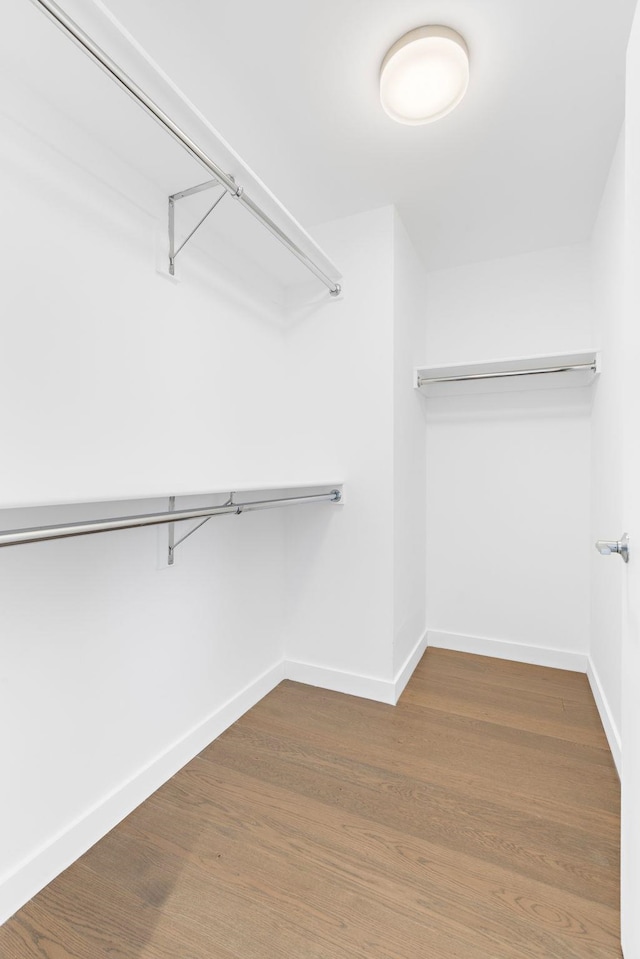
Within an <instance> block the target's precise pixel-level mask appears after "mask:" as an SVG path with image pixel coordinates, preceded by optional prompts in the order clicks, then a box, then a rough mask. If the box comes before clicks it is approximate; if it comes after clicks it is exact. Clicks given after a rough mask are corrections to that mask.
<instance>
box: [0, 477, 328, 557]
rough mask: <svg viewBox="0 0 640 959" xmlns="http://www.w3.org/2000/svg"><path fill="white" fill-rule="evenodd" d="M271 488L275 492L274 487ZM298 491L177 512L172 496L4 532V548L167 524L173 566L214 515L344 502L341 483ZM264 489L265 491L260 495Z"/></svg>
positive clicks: (236, 497)
mask: <svg viewBox="0 0 640 959" xmlns="http://www.w3.org/2000/svg"><path fill="white" fill-rule="evenodd" d="M266 489H268V488H266ZM271 489H272V492H273V488H271ZM280 489H281V492H282V491H284V489H286V487H281V488H280ZM293 489H294V488H293V487H289V493H291V492H292V490H293ZM295 489H296V495H286V496H282V495H280V496H274V495H268V496H266V497H264V496H260V498H259V499H254V498H249V497H248V496H247V493H248V489H247V488H244V489H243V490H242V491H240V490H238V488H235V489H231V490H230V491H229V492H228V494H227V495H226V496H225V500H224V502H223V503H216V504H201V505H198V506H190V507H188V508H186V509H176V497H175V496H169V497H167V506H168V509H167V508H166V506H165V508H164V509H161V510H159V511H156V512H153V513H136V514H127V515H124V516H101V517H100V518H99V519H95V518H93V517H92V518H91V519H81V520H77V519H76V520H74V521H73V522H68V521H67V522H63V523H60V522H58V523H53V524H47V525H42V524H38V525H36V526H26V527H24V526H23V527H20V528H18V529H0V547H5V546H19V545H24V544H27V543H41V542H45V541H47V540H52V539H67V538H69V537H74V536H88V535H92V534H96V533H108V532H115V531H118V530H129V529H137V528H138V527H140V526H160V525H167V526H168V528H169V537H168V543H167V548H168V565H169V566H173V563H174V558H175V550H176V548H177V547H178V546H179V545H180V544H181V543H183V542H184V541H185V540H186V539H188V538H189V537H190V536H191V535H192V534H193V533H195V532H196V530H198V529H200V527H201V526H204V524H205V523H207V522H208V521H209V520H210V519H211V518H212V517H214V516H221V515H225V514H227V515H228V514H234V515H236V516H240V515H241V514H242V513H251V512H254V511H256V510H265V509H279V508H282V507H285V506H303V505H311V504H313V503H324V502H330V503H340V502H342V501H343V494H342V489H341V484H335V485H331V486H329V488H325V489H321V488H320V487H319V486H316V484H313V486H312V487H308V486H307V487H296V488H295ZM264 490H265V488H263V490H261V491H260V492H263V491H264ZM103 505H104V504H103ZM188 520H195V521H196V525H195V526H193V527H192V528H191V529H189V530H188V531H187V532H186V533H184V534H183V535H181V536H180V537H179V538H176V532H175V526H176V524H177V523H180V524H181V523H184V522H185V521H188Z"/></svg>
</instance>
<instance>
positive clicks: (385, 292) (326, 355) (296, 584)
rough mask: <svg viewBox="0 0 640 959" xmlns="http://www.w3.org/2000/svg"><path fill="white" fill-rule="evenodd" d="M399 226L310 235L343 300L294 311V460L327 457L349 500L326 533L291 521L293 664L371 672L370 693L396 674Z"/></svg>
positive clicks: (341, 682)
mask: <svg viewBox="0 0 640 959" xmlns="http://www.w3.org/2000/svg"><path fill="white" fill-rule="evenodd" d="M393 224H394V213H393V209H392V208H391V207H386V208H383V209H381V210H374V211H372V212H370V213H365V214H362V215H359V216H353V217H348V218H347V219H344V220H339V221H336V222H333V223H330V224H326V225H324V226H321V227H319V228H317V229H316V230H315V231H314V233H315V235H316V237H317V239H318V241H319V242H320V244H321V245H322V246H323V247H324V249H326V250H327V253H328V254H329V256H331V257H332V258H333V259H334V260H335V261H336V262H339V263H340V264H341V269H342V271H343V273H344V275H345V278H348V282H346V283H345V292H344V296H343V297H342V298H341V300H340V301H339V302H338V303H331V302H327V298H326V297H321V298H319V299H318V302H317V305H316V307H315V308H314V309H309V308H308V307H304V308H302V309H299V308H297V307H295V306H293V305H292V313H291V324H290V328H289V332H288V334H287V349H288V354H287V355H288V361H287V368H288V371H289V373H288V379H287V395H288V399H289V403H290V407H291V409H290V415H291V417H292V421H293V428H292V435H293V437H294V440H293V443H294V448H295V451H296V456H297V459H298V461H299V462H300V463H301V464H304V465H303V469H304V471H306V472H310V473H312V472H313V471H314V469H318V468H319V467H320V464H321V463H322V462H323V460H326V458H327V457H328V462H329V464H331V465H330V467H329V468H331V466H332V465H333V464H335V467H336V468H337V469H339V470H340V471H341V472H340V475H341V476H342V477H343V478H344V481H345V483H346V488H347V502H346V506H345V508H344V510H342V511H340V510H336V513H338V514H339V515H335V514H334V515H332V517H331V524H330V526H327V525H326V524H323V527H322V535H321V536H319V535H318V530H317V526H318V518H317V517H316V516H315V515H313V511H306V512H305V515H304V517H299V518H296V520H297V521H296V522H294V518H293V517H292V516H288V517H287V518H286V519H287V569H288V593H289V596H290V605H289V609H288V615H289V621H288V625H287V639H286V646H285V649H286V658H287V659H288V660H289V661H292V662H296V663H299V664H301V665H300V669H299V670H298V672H297V673H295V674H294V675H295V676H297V677H298V678H300V679H302V680H305V679H307V680H308V681H316V682H317V683H318V684H320V685H321V684H324V683H326V684H327V685H332V686H333V687H334V688H340V689H347V688H348V689H349V690H350V691H352V692H356V691H357V690H356V688H354V687H353V685H352V683H353V676H354V675H355V674H359V675H364V676H366V677H368V678H369V679H370V680H371V683H370V684H369V685H368V687H367V688H368V689H369V692H370V694H371V695H377V692H378V690H380V689H386V686H387V684H389V683H390V681H391V678H392V650H393V629H394V624H393V549H394V534H393V481H394V464H393V390H394V381H393ZM314 530H315V532H314ZM311 539H313V540H314V542H313V543H311V542H310V540H311ZM306 667H313V672H312V671H311V670H310V669H308V668H306ZM314 677H315V679H314ZM360 691H361V692H363V693H365V694H366V689H365V688H364V687H363V688H362V689H361V690H360ZM387 695H389V694H388V693H387Z"/></svg>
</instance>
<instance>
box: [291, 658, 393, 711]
mask: <svg viewBox="0 0 640 959" xmlns="http://www.w3.org/2000/svg"><path fill="white" fill-rule="evenodd" d="M285 671H286V678H287V679H291V680H293V681H294V682H296V683H306V684H307V686H318V687H320V689H331V690H333V691H334V692H336V693H346V694H347V695H348V696H360V697H362V699H375V700H376V701H377V702H379V703H389V704H390V705H392V706H395V703H396V694H395V683H394V682H393V681H392V680H385V679H377V678H376V677H375V676H362V675H361V674H359V673H349V672H346V671H343V670H340V669H328V668H327V667H325V666H315V665H314V664H312V663H300V662H296V661H295V660H291V659H289V660H287V661H286V662H285Z"/></svg>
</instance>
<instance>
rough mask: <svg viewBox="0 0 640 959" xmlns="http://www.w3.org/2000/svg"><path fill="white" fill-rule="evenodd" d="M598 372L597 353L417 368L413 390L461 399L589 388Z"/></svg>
mask: <svg viewBox="0 0 640 959" xmlns="http://www.w3.org/2000/svg"><path fill="white" fill-rule="evenodd" d="M599 372H600V354H599V353H598V351H597V350H581V351H580V352H576V353H549V354H545V355H538V356H519V357H510V358H504V359H499V360H484V361H482V362H478V363H460V364H456V365H449V366H420V367H418V368H417V369H416V370H415V372H414V386H415V388H416V389H417V390H419V391H420V392H421V393H422V394H423V396H431V397H444V396H465V395H473V394H478V393H513V392H518V391H523V390H549V389H566V388H575V387H583V386H589V385H590V384H591V383H593V381H594V380H595V378H596V376H597V375H598V374H599Z"/></svg>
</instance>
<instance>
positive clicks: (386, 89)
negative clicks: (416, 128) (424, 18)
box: [380, 26, 469, 125]
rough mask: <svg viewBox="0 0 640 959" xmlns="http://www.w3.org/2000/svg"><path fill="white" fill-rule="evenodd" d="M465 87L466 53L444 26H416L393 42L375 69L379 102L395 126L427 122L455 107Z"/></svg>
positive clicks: (457, 34) (465, 89)
mask: <svg viewBox="0 0 640 959" xmlns="http://www.w3.org/2000/svg"><path fill="white" fill-rule="evenodd" d="M468 85H469V51H468V50H467V45H466V43H465V42H464V40H463V38H462V37H461V36H460V34H459V33H456V31H455V30H452V29H451V28H450V27H441V26H430V27H417V28H416V29H415V30H410V31H409V33H405V35H404V36H403V37H400V39H399V40H397V41H396V42H395V43H394V44H393V46H392V47H391V49H390V50H389V51H388V53H387V54H386V56H385V58H384V60H383V61H382V66H381V68H380V100H381V102H382V106H383V107H384V109H385V111H386V112H387V113H388V114H389V116H390V117H392V118H393V119H394V120H397V121H398V122H399V123H408V124H413V125H417V124H421V123H430V122H432V121H433V120H438V119H440V117H444V116H446V114H447V113H450V112H451V111H452V110H453V109H454V107H456V106H457V105H458V104H459V103H460V101H461V100H462V98H463V96H464V95H465V93H466V92H467V86H468Z"/></svg>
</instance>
